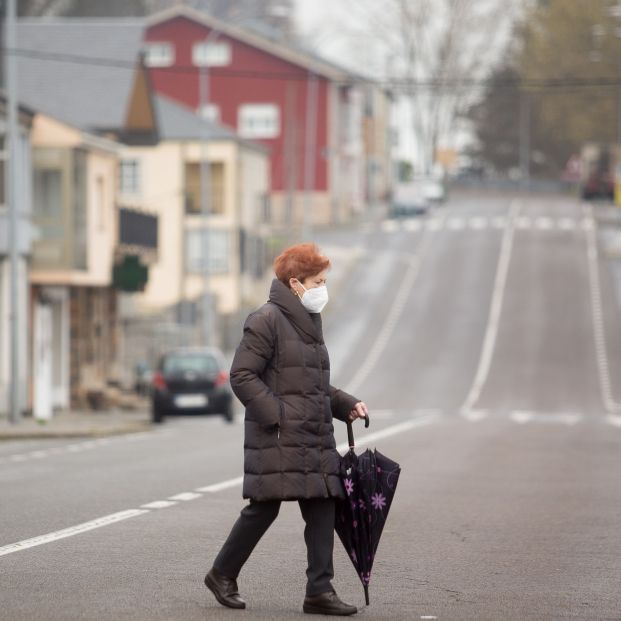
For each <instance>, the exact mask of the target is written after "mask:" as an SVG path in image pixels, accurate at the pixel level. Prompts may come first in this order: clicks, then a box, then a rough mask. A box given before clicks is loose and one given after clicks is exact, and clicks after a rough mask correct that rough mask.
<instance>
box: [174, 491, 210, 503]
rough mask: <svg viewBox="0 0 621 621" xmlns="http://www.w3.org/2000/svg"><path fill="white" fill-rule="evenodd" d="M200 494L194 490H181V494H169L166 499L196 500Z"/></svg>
mask: <svg viewBox="0 0 621 621" xmlns="http://www.w3.org/2000/svg"><path fill="white" fill-rule="evenodd" d="M201 495H202V494H197V493H196V492H183V493H181V494H176V495H175V496H169V497H168V500H182V501H184V502H186V501H188V500H196V499H197V498H200V497H201Z"/></svg>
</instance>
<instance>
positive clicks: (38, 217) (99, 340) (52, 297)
mask: <svg viewBox="0 0 621 621" xmlns="http://www.w3.org/2000/svg"><path fill="white" fill-rule="evenodd" d="M32 148H33V171H34V172H33V178H34V184H33V224H34V226H35V230H36V234H35V241H34V244H33V251H32V263H31V271H30V283H31V285H32V315H33V324H34V326H35V331H34V334H33V359H34V363H35V367H36V365H37V364H40V362H41V361H40V356H39V354H38V352H39V350H40V348H41V347H42V343H45V342H47V341H48V340H49V343H50V345H51V352H52V355H51V360H50V366H51V369H50V370H51V380H52V382H51V405H52V407H55V408H67V407H69V405H70V403H71V402H72V401H73V402H74V403H75V402H84V401H86V399H87V394H88V393H89V392H93V391H101V390H103V389H104V387H105V384H106V380H107V379H108V377H109V375H110V369H111V367H112V366H113V364H114V356H115V342H116V338H117V332H116V313H115V312H114V308H115V304H116V296H115V291H114V289H113V288H112V286H111V285H112V282H111V278H112V266H113V261H114V249H115V244H116V239H117V230H116V229H117V222H116V217H115V210H116V207H115V188H116V174H117V153H118V148H119V145H118V144H117V143H115V142H112V141H110V140H106V139H103V138H99V137H97V136H92V135H89V134H87V133H85V132H83V131H80V130H78V129H76V128H74V127H71V126H69V125H66V124H64V123H61V122H60V121H57V120H55V119H52V118H50V117H47V116H45V115H42V114H38V115H37V116H35V119H34V122H33V128H32ZM46 316H47V317H49V319H46ZM40 374H41V375H42V376H43V377H45V376H46V375H47V370H46V369H41V370H40ZM38 376H39V373H35V386H34V389H35V390H34V394H35V410H37V406H36V404H37V402H38V401H39V402H47V401H48V400H45V399H43V400H40V397H41V395H40V394H37V393H38V391H39V393H40V391H45V390H46V388H45V387H44V386H42V385H39V386H37V377H38ZM42 407H43V406H42ZM35 414H37V412H36V411H35ZM41 417H45V416H44V415H42V416H41Z"/></svg>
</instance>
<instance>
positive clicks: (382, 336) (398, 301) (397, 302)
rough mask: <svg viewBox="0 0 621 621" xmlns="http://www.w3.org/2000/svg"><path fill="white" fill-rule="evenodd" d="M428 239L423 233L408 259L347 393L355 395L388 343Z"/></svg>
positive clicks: (414, 278) (423, 255)
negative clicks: (387, 308) (381, 322)
mask: <svg viewBox="0 0 621 621" xmlns="http://www.w3.org/2000/svg"><path fill="white" fill-rule="evenodd" d="M427 230H429V229H427ZM430 239H431V236H429V235H427V234H426V233H425V235H424V236H423V241H422V243H421V249H420V251H419V253H418V255H413V256H412V257H411V258H410V260H409V265H408V267H407V269H406V271H405V275H404V276H403V280H402V281H401V285H400V286H399V289H398V291H397V294H396V295H395V297H394V299H393V302H392V306H391V307H390V310H389V311H388V315H387V316H386V320H385V321H384V323H383V325H382V328H381V330H380V331H379V332H378V334H377V337H376V339H375V341H374V342H373V345H372V346H371V348H370V349H369V352H368V354H367V355H366V357H365V359H364V362H363V363H362V365H361V366H360V368H359V369H358V371H357V372H356V374H355V375H354V377H353V378H352V380H351V381H350V383H349V385H348V386H347V387H346V389H345V390H346V391H347V392H349V393H352V394H356V392H357V391H358V388H359V387H360V386H362V385H363V384H364V382H365V380H366V378H367V377H368V375H369V373H370V372H371V371H372V369H373V367H374V366H375V364H376V363H377V361H378V360H379V357H380V356H381V354H382V352H383V351H384V348H385V347H386V345H387V344H388V341H389V340H390V337H391V336H392V334H393V332H394V330H395V328H396V326H397V322H398V321H399V318H400V317H401V314H402V313H403V310H404V308H405V305H406V302H407V298H408V296H409V295H410V291H411V289H412V287H413V286H414V283H415V282H416V278H417V277H418V274H419V272H420V266H421V263H422V260H423V258H424V257H425V255H426V254H427V252H428V250H429V247H430Z"/></svg>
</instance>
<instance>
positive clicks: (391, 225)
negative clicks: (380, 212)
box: [381, 220, 399, 233]
mask: <svg viewBox="0 0 621 621" xmlns="http://www.w3.org/2000/svg"><path fill="white" fill-rule="evenodd" d="M381 229H382V231H384V232H385V233H394V232H395V231H397V230H398V229H399V225H398V224H397V222H395V221H394V220H383V221H382V224H381Z"/></svg>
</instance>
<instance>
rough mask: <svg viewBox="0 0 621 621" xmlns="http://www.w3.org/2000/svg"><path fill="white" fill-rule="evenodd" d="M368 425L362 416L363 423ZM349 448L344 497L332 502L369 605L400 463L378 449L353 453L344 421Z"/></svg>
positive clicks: (343, 474)
mask: <svg viewBox="0 0 621 621" xmlns="http://www.w3.org/2000/svg"><path fill="white" fill-rule="evenodd" d="M368 426H369V418H368V417H366V420H365V427H368ZM347 438H348V440H349V451H348V452H347V454H346V455H344V456H343V458H342V460H341V480H342V481H343V487H344V488H345V495H346V497H345V500H338V501H337V503H336V518H335V529H336V532H337V534H338V536H339V538H340V540H341V542H342V543H343V546H344V547H345V550H346V551H347V554H348V555H349V558H350V559H351V562H352V563H353V565H354V567H355V568H356V572H357V573H358V577H359V578H360V581H361V582H362V586H363V587H364V597H365V602H366V604H367V606H368V605H369V582H370V581H371V570H372V568H373V561H374V560H375V553H376V552H377V547H378V545H379V541H380V538H381V536H382V531H383V530H384V525H385V524H386V518H387V517H388V512H389V511H390V505H391V504H392V499H393V497H394V495H395V490H396V488H397V482H398V480H399V474H400V472H401V467H400V466H399V464H398V463H396V462H394V461H392V460H391V459H389V458H388V457H386V456H385V455H382V454H381V453H380V452H379V451H377V450H374V451H371V450H370V449H367V450H366V451H365V452H364V453H362V454H361V455H359V456H358V455H356V453H355V451H354V448H355V444H354V434H353V430H352V427H351V423H348V424H347Z"/></svg>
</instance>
